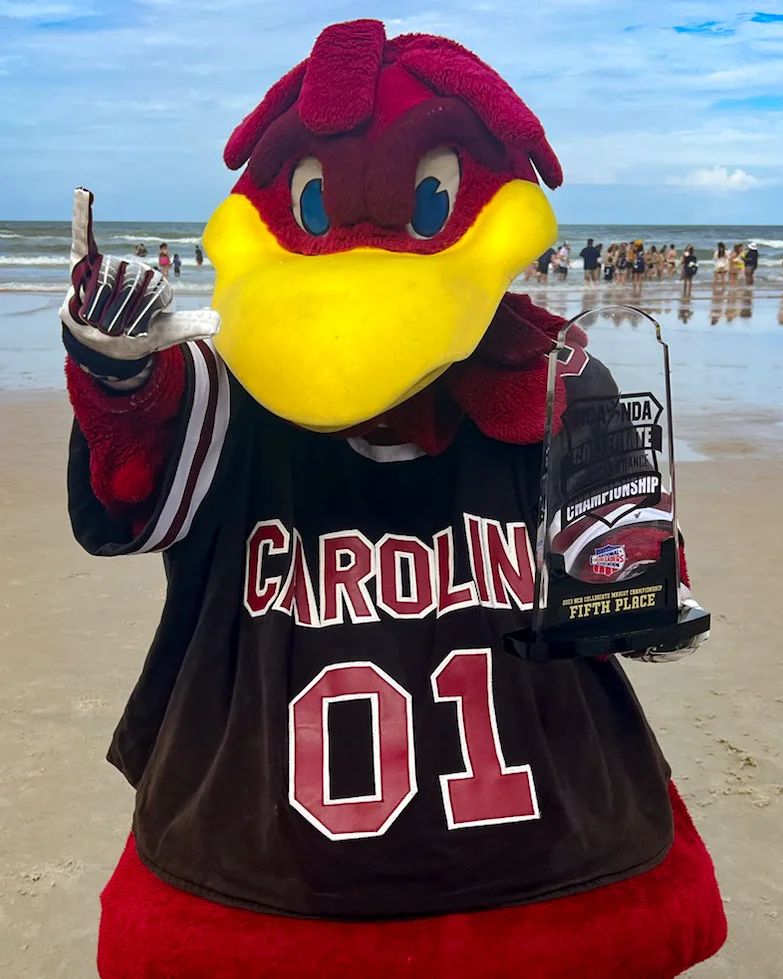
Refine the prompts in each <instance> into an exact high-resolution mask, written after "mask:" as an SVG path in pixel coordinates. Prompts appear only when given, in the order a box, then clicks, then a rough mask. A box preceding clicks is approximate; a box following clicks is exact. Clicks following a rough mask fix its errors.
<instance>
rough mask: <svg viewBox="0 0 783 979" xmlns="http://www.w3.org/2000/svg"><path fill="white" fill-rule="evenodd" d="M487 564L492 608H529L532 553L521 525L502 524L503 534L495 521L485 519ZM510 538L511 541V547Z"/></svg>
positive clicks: (531, 598)
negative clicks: (514, 604) (504, 525)
mask: <svg viewBox="0 0 783 979" xmlns="http://www.w3.org/2000/svg"><path fill="white" fill-rule="evenodd" d="M483 524H484V535H485V539H486V544H487V562H488V564H489V577H490V582H491V585H492V597H493V600H494V607H495V608H511V601H510V599H513V600H514V602H515V603H516V605H517V607H518V608H520V609H529V608H532V607H533V552H532V550H531V549H530V541H529V540H528V536H527V528H526V527H525V525H524V524H523V523H510V524H506V530H505V533H504V531H503V528H502V527H501V526H500V523H499V522H498V521H497V520H490V519H485V520H484V521H483ZM507 535H509V536H510V537H512V538H513V544H512V542H511V540H509V537H508V536H507Z"/></svg>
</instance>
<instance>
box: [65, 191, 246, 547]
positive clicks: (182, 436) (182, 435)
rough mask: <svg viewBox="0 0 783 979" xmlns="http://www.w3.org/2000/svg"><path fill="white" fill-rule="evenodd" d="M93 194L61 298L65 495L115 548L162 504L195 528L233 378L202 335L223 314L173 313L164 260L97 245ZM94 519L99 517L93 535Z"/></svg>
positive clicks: (76, 518)
mask: <svg viewBox="0 0 783 979" xmlns="http://www.w3.org/2000/svg"><path fill="white" fill-rule="evenodd" d="M92 200H93V198H92V194H90V193H89V191H86V190H84V189H82V188H79V189H77V190H76V192H75V195H74V210H73V225H72V243H71V286H70V288H69V290H68V294H67V295H66V297H65V300H64V302H63V304H62V307H61V308H60V319H61V320H62V324H63V343H64V345H65V348H66V350H67V352H68V361H67V364H66V378H67V383H68V392H69V395H70V398H71V403H72V405H73V408H74V414H75V425H74V431H73V434H72V438H71V459H70V466H69V493H70V503H71V517H72V520H73V523H74V529H75V530H76V533H77V536H78V537H79V539H80V541H81V542H82V543H84V544H85V546H87V547H88V549H90V550H93V551H95V553H114V552H115V551H116V550H117V549H120V550H122V549H131V550H132V549H137V548H135V547H134V546H133V543H134V541H136V540H137V539H138V538H139V537H140V535H141V536H143V535H144V531H145V528H147V527H148V525H149V524H150V521H151V520H152V518H153V516H154V515H155V514H156V511H157V510H159V509H160V508H161V506H166V507H168V510H167V511H166V512H167V513H171V512H172V511H173V515H174V516H175V517H176V518H177V519H176V520H175V521H174V523H176V524H177V525H179V524H182V525H183V526H185V527H189V525H190V521H191V520H192V517H193V513H191V512H190V510H189V509H188V503H187V502H186V501H189V500H191V498H194V491H195V490H197V489H198V488H199V487H198V486H196V485H195V483H194V482H193V481H198V479H199V477H202V476H203V473H202V472H201V463H202V462H203V450H204V447H205V444H206V447H207V448H209V447H210V446H211V441H212V436H213V435H214V434H216V431H217V429H216V425H215V421H216V416H215V408H216V404H217V400H218V389H219V388H220V387H221V386H222V387H227V386H226V385H225V384H223V385H221V382H222V381H224V380H225V378H224V376H222V375H221V371H220V369H219V368H218V366H217V359H216V357H215V354H214V353H213V352H212V349H211V347H210V346H209V344H208V343H207V342H206V339H205V338H207V337H210V336H212V335H214V333H215V332H216V331H217V328H218V325H219V318H218V316H217V314H216V313H215V312H214V311H213V310H210V309H205V310H191V311H186V312H182V313H175V312H170V311H169V307H170V305H171V303H172V298H173V295H172V291H171V287H170V286H169V284H168V282H167V281H166V280H165V278H164V277H163V276H162V275H161V273H160V272H159V271H158V270H157V269H153V268H151V267H150V266H148V265H145V264H144V263H142V262H135V261H128V262H126V261H124V260H122V259H119V258H114V257H112V256H110V255H101V254H100V253H99V251H98V247H97V245H96V243H95V239H94V237H93V233H92ZM223 374H224V372H223ZM224 394H225V395H226V398H227V390H226V391H224ZM226 398H224V399H223V400H226ZM205 416H206V417H205ZM194 451H195V452H196V453H200V454H199V455H198V457H197V458H194ZM183 467H189V468H188V469H187V472H186V473H185V474H184V476H183V472H182V469H183ZM202 483H203V479H202ZM175 486H179V487H180V489H181V491H182V494H183V497H182V500H181V501H180V502H181V504H182V507H184V508H185V510H184V513H181V512H180V507H178V506H177V504H176V502H175V500H174V499H173V497H172V493H173V492H174V491H175ZM198 497H199V493H198V492H195V498H196V499H197V498H198ZM196 505H197V504H196ZM158 516H159V517H161V515H160V514H158ZM106 519H108V520H110V521H111V523H110V524H106V522H105V521H106ZM95 524H97V525H98V526H102V527H103V530H102V531H101V532H99V533H98V534H97V537H96V536H95V534H94V533H92V532H91V530H90V528H91V527H92V525H95ZM155 536H156V535H155V534H153V537H155ZM85 537H86V538H87V539H85ZM164 537H165V540H166V541H168V535H164ZM177 539H179V537H178V538H177ZM166 546H168V545H166ZM107 548H108V550H107ZM143 549H147V548H143ZM149 549H152V548H149Z"/></svg>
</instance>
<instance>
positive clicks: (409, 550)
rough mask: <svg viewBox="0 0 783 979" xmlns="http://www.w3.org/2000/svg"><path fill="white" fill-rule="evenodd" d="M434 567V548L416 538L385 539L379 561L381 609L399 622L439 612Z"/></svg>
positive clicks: (378, 595) (382, 542)
mask: <svg viewBox="0 0 783 979" xmlns="http://www.w3.org/2000/svg"><path fill="white" fill-rule="evenodd" d="M403 565H405V566H406V568H407V579H408V580H407V587H406V581H405V574H404V572H403ZM432 566H433V554H432V550H431V548H429V547H427V546H426V545H424V544H422V542H421V541H420V540H418V539H417V538H416V537H402V536H400V537H396V536H394V535H393V534H386V535H384V536H383V537H382V538H381V540H380V541H379V542H378V556H377V560H376V568H377V575H378V588H377V592H378V594H377V601H378V607H379V608H382V609H383V610H384V611H386V612H388V613H389V615H393V616H394V617H395V618H396V619H423V618H424V616H425V615H427V614H428V613H429V612H431V611H432V610H433V609H434V608H435V598H434V594H433V591H434V590H433V587H432V578H433V574H432V570H433V568H432ZM406 592H407V594H406Z"/></svg>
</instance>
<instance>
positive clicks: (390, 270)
mask: <svg viewBox="0 0 783 979" xmlns="http://www.w3.org/2000/svg"><path fill="white" fill-rule="evenodd" d="M556 234H557V224H556V222H555V216H554V213H553V212H552V208H551V207H550V205H549V202H548V201H547V199H546V197H545V196H544V193H543V192H542V191H541V189H540V188H539V187H538V186H537V185H535V184H533V183H530V182H529V181H523V180H512V181H510V182H509V183H507V184H504V185H503V187H501V188H500V190H499V191H498V192H497V193H496V194H495V196H494V197H493V198H492V200H490V201H489V203H488V204H487V205H486V206H485V207H484V209H483V210H482V211H481V213H480V214H479V216H478V217H477V219H476V221H475V222H474V224H473V225H472V227H471V228H470V229H469V230H468V231H467V232H466V233H465V234H464V235H463V236H462V238H460V240H459V241H457V242H456V243H455V244H453V245H451V246H450V247H449V248H446V249H444V250H443V251H441V252H437V253H435V254H433V255H417V254H412V253H409V252H405V253H400V252H390V251H384V250H382V249H377V248H356V249H353V250H352V251H347V252H339V253H336V254H331V255H316V256H307V255H300V254H296V253H293V252H289V251H287V250H286V249H285V248H283V247H282V246H281V245H280V244H278V242H277V241H276V240H275V238H274V236H273V235H272V233H271V232H270V230H269V228H268V227H267V226H266V224H265V223H264V222H263V220H262V219H261V217H260V215H259V214H258V212H257V210H256V209H255V207H253V205H252V204H251V203H250V201H248V200H247V198H246V197H244V196H242V195H239V194H231V195H230V196H229V197H228V198H227V199H226V200H225V201H224V202H223V203H222V204H221V205H220V206H219V207H218V209H217V210H216V211H215V213H214V214H213V215H212V218H211V219H210V221H209V224H208V225H207V227H206V230H205V232H204V246H205V248H206V250H207V253H208V254H209V256H210V259H211V260H212V262H213V264H214V265H215V268H216V271H217V279H216V284H215V294H214V299H213V303H212V305H213V306H214V308H215V309H216V310H217V311H218V312H219V313H220V318H221V328H220V332H219V333H218V335H217V337H216V339H215V346H216V347H217V349H218V351H219V353H220V354H221V356H222V357H223V359H224V360H225V362H226V364H227V365H228V367H229V369H230V370H231V371H232V372H233V373H234V375H235V376H236V377H237V379H238V380H239V381H240V383H241V384H242V385H243V386H244V387H245V388H246V389H247V391H248V392H249V393H250V394H251V395H252V396H253V397H254V398H255V399H256V400H257V401H259V402H260V403H261V404H262V405H264V406H265V407H266V408H268V409H269V410H270V411H272V412H274V413H275V414H276V415H279V416H281V417H282V418H286V419H288V420H290V421H292V422H295V423H296V424H298V425H302V426H304V427H306V428H311V429H315V430H318V431H339V430H341V429H344V428H349V427H351V426H353V425H357V424H359V423H360V422H363V421H366V420H367V419H369V418H373V417H375V416H376V415H380V414H382V413H383V412H384V411H386V410H388V409H389V408H391V407H393V406H394V405H397V404H399V403H400V402H402V401H405V400H406V399H407V398H409V397H411V396H412V395H413V394H415V393H416V392H417V391H420V390H421V389H422V388H424V387H426V386H427V385H428V384H430V383H431V382H432V381H433V380H434V379H435V378H436V377H437V376H438V375H439V374H442V373H443V371H445V370H446V369H447V368H448V367H449V366H450V365H451V364H453V363H455V362H456V361H459V360H464V359H465V358H466V357H469V356H470V354H471V353H472V352H473V351H474V350H475V348H476V346H477V345H478V343H479V341H480V340H481V338H482V336H483V335H484V333H485V331H486V329H487V327H488V326H489V324H490V322H491V320H492V317H493V315H494V313H495V310H496V309H497V307H498V304H499V303H500V300H501V299H502V297H503V294H504V292H505V291H506V289H507V288H508V285H509V283H510V282H511V281H512V279H513V278H514V276H516V275H517V274H519V272H521V271H522V269H524V268H525V267H526V266H527V265H528V264H529V263H530V262H531V261H532V260H533V259H534V258H536V257H537V256H538V255H540V254H541V253H542V252H543V251H544V250H545V249H546V248H547V247H548V246H549V244H550V243H551V242H552V241H554V239H555V236H556Z"/></svg>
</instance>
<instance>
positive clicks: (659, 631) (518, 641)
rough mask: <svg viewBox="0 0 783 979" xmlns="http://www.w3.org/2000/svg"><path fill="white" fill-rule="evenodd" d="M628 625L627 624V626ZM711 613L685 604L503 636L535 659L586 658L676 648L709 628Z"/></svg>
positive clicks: (526, 656) (518, 651)
mask: <svg viewBox="0 0 783 979" xmlns="http://www.w3.org/2000/svg"><path fill="white" fill-rule="evenodd" d="M626 626H627V627H626ZM709 628H710V613H709V612H705V611H704V609H702V608H688V607H685V606H684V607H683V608H681V609H680V610H679V612H673V613H671V615H670V616H669V615H667V614H666V613H664V617H663V618H662V617H661V614H660V613H658V615H656V617H655V619H654V620H652V621H651V620H650V619H649V618H646V619H645V620H644V622H642V621H641V620H640V619H639V618H635V619H631V620H630V621H628V620H626V622H620V621H619V620H618V619H617V618H615V619H613V621H612V629H611V631H609V630H608V629H600V628H596V629H591V630H587V629H580V630H579V631H577V630H576V629H574V628H568V629H550V630H547V631H546V632H542V633H536V632H534V631H533V629H532V628H526V629H520V630H519V631H518V632H510V633H509V634H508V635H506V636H504V637H503V644H504V647H505V649H506V650H508V652H510V653H513V654H514V655H516V656H519V657H520V659H523V660H528V661H531V662H539V663H540V662H546V661H547V660H553V659H582V658H584V657H591V656H606V655H611V654H627V653H642V652H644V651H645V650H647V649H653V648H656V647H658V648H661V649H676V648H678V647H680V646H683V645H684V644H685V643H686V642H687V641H688V640H689V639H693V638H694V637H695V636H699V635H701V634H702V633H704V632H707V631H708V630H709Z"/></svg>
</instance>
